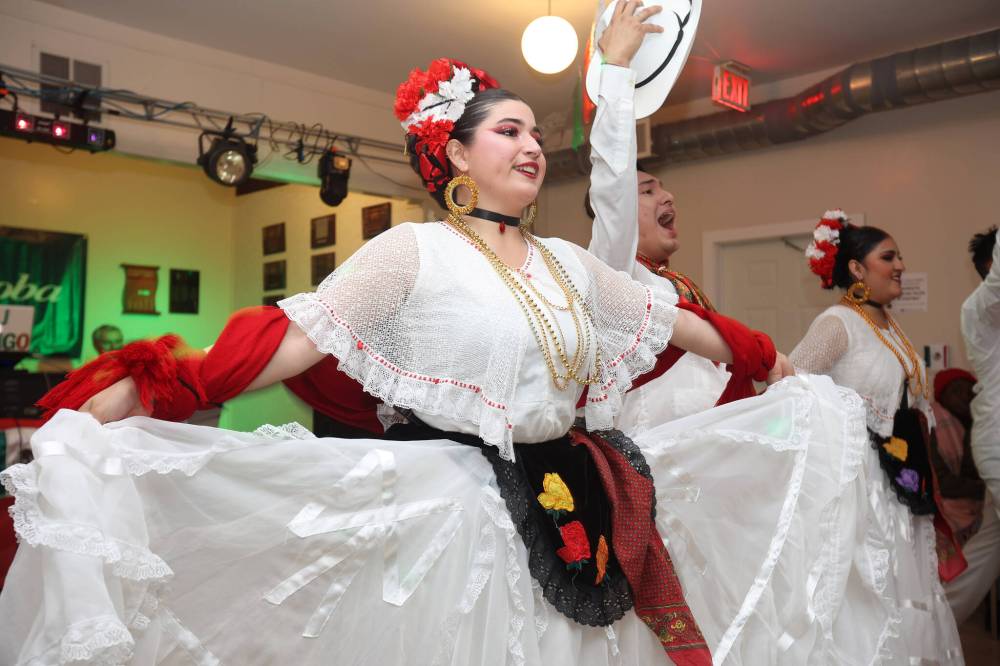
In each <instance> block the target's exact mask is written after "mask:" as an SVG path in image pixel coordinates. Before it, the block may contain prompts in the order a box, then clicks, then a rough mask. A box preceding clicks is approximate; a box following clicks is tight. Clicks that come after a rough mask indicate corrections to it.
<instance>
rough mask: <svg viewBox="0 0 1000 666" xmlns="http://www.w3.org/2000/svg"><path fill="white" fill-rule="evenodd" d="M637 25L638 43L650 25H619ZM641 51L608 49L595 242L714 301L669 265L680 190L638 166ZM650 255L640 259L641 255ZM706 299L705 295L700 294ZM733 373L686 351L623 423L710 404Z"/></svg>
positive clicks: (680, 290)
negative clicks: (636, 68)
mask: <svg viewBox="0 0 1000 666" xmlns="http://www.w3.org/2000/svg"><path fill="white" fill-rule="evenodd" d="M616 29H618V30H631V31H633V32H634V33H635V36H636V39H637V41H636V44H635V48H638V44H639V42H641V41H642V37H643V36H644V33H642V32H640V31H639V30H637V29H636V27H635V25H634V21H631V22H630V21H629V18H628V17H627V16H623V17H621V18H616V19H615V20H614V21H613V22H612V23H611V25H610V26H609V27H608V29H607V31H606V32H605V33H604V36H602V40H601V41H602V52H603V42H604V39H603V37H606V36H607V34H608V32H610V31H612V30H616ZM634 53H635V50H633V51H632V52H631V53H609V52H603V63H599V62H596V61H595V62H594V64H593V65H592V66H593V67H600V68H601V82H600V91H599V94H598V101H597V114H596V116H595V118H594V126H593V128H592V130H591V134H590V146H591V153H590V161H591V173H590V191H589V193H588V196H589V210H588V214H589V213H590V212H593V215H591V217H592V218H593V219H594V224H593V231H592V236H591V241H590V247H589V250H590V252H591V253H593V254H594V255H595V256H597V257H598V258H599V259H601V260H602V261H604V262H605V263H606V264H608V265H609V266H611V267H612V268H616V269H618V270H620V271H625V272H626V273H628V274H629V275H631V276H632V277H633V278H634V279H636V280H638V281H639V282H642V283H644V284H647V285H650V286H652V287H654V288H658V289H662V290H667V291H670V292H673V293H674V294H675V295H679V296H681V297H683V298H685V299H686V300H689V301H692V302H695V303H697V304H698V305H703V306H706V307H709V308H711V304H710V303H708V300H707V299H706V298H704V297H703V295H701V291H700V290H699V289H698V288H697V286H696V285H695V284H694V283H693V282H692V281H691V280H690V279H689V278H687V277H686V276H683V275H680V274H679V273H676V272H675V271H671V270H670V269H669V268H668V267H667V262H668V259H669V256H670V255H671V254H672V253H673V252H675V251H676V250H677V249H678V247H679V246H680V244H679V242H678V240H677V231H676V228H675V224H676V210H675V208H674V199H673V195H672V194H670V193H669V192H667V191H666V190H664V189H663V187H662V185H661V183H660V181H659V179H658V178H656V177H655V176H653V175H652V174H649V173H646V172H643V171H639V170H638V168H637V163H636V134H635V106H634V96H635V74H634V72H633V71H632V70H631V69H629V62H630V61H631V58H632V55H633V54H634ZM640 256H641V258H642V259H645V260H647V261H646V262H645V263H640V261H639V257H640ZM698 299H703V300H704V302H699V300H698ZM728 380H729V373H728V372H726V370H725V369H724V368H722V367H717V366H716V365H715V364H713V363H712V362H711V361H708V360H707V359H704V358H701V357H699V356H695V355H694V354H684V355H683V356H682V357H681V358H680V360H678V361H677V363H676V364H675V365H674V366H673V367H672V368H671V369H670V370H669V371H667V372H666V373H664V374H663V375H662V376H660V377H658V378H656V379H654V380H652V381H650V382H649V383H647V384H644V385H643V386H641V387H639V388H637V389H633V390H632V391H630V392H629V393H628V394H627V396H626V400H625V404H624V405H623V407H622V412H621V415H620V416H619V419H618V424H617V425H618V427H619V428H621V429H622V430H623V431H625V432H626V433H628V434H630V435H635V434H638V433H639V432H642V431H643V430H646V429H648V428H650V427H653V426H656V425H658V424H660V423H664V422H666V421H670V420H673V419H676V418H680V417H682V416H687V415H689V414H695V413H698V412H701V411H704V410H706V409H710V408H711V407H713V406H714V405H715V403H716V402H717V401H718V399H719V396H720V395H721V394H722V392H723V390H725V387H726V382H727V381H728Z"/></svg>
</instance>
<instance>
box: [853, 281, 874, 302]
mask: <svg viewBox="0 0 1000 666" xmlns="http://www.w3.org/2000/svg"><path fill="white" fill-rule="evenodd" d="M859 292H860V293H859ZM871 295H872V290H871V289H870V288H869V287H868V285H866V284H865V283H864V281H863V280H858V281H857V282H855V283H854V284H852V285H851V286H850V287H848V288H847V298H849V299H850V300H851V302H852V303H854V304H855V305H864V304H865V303H866V302H867V301H868V298H869V297H870V296H871Z"/></svg>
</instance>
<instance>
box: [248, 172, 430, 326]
mask: <svg viewBox="0 0 1000 666" xmlns="http://www.w3.org/2000/svg"><path fill="white" fill-rule="evenodd" d="M386 201H388V202H390V203H391V205H392V224H393V225H397V224H401V223H402V222H409V221H413V222H419V221H421V220H422V219H423V211H422V210H421V208H420V206H419V205H418V204H414V203H411V202H410V201H408V200H406V199H400V198H386V197H379V196H374V195H370V194H363V193H360V192H351V193H350V194H349V195H348V196H347V198H346V199H344V201H343V202H342V203H341V204H340V205H339V206H337V207H336V208H330V207H329V206H327V205H326V204H324V203H323V202H322V201H320V199H319V190H318V189H317V188H315V187H309V186H307V185H285V186H283V187H278V188H274V189H270V190H264V191H261V192H254V193H253V194H249V195H246V196H242V197H236V200H235V204H234V209H233V219H234V220H235V223H236V230H237V233H236V235H235V247H234V252H235V258H236V266H235V278H236V282H235V285H236V291H235V299H236V300H235V306H236V307H237V308H241V307H246V306H248V305H260V303H261V298H262V297H263V295H264V290H263V283H262V281H263V275H262V271H263V265H264V262H265V261H276V260H281V259H284V260H285V261H286V266H287V271H288V272H287V276H286V277H287V288H286V289H285V292H284V293H285V295H287V296H291V295H292V294H296V293H298V292H300V291H312V289H313V287H312V284H311V275H310V273H311V259H310V257H311V256H312V255H313V254H325V253H327V252H336V254H337V265H338V266H339V265H340V264H342V263H343V262H344V261H345V260H346V259H347V258H348V257H349V256H351V255H352V254H354V253H355V252H356V251H357V249H358V248H359V247H361V245H362V243H363V242H364V241H363V239H362V238H361V209H362V208H364V207H365V206H372V205H375V204H380V203H383V202H386ZM330 214H335V215H336V216H337V222H336V240H337V242H336V244H335V245H333V246H330V247H324V248H318V249H315V250H313V249H311V248H310V247H309V245H310V242H309V234H310V220H312V218H314V217H320V216H322V215H330ZM279 222H284V223H285V248H286V251H285V252H282V253H280V254H269V255H267V256H266V257H265V256H264V250H263V244H262V240H261V233H262V232H261V230H262V229H263V228H264V227H266V226H269V225H272V224H278V223H279ZM268 293H274V292H268Z"/></svg>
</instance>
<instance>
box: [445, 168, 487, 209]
mask: <svg viewBox="0 0 1000 666" xmlns="http://www.w3.org/2000/svg"><path fill="white" fill-rule="evenodd" d="M463 186H464V187H466V188H467V189H468V190H469V195H470V197H471V198H470V199H469V203H467V204H466V205H464V206H459V205H458V203H457V202H456V201H455V197H454V194H455V190H456V189H457V188H459V187H463ZM444 203H445V205H446V206H447V207H448V210H449V211H451V214H452V215H454V216H456V217H462V216H463V215H468V214H469V213H471V212H472V209H473V208H475V207H476V204H477V203H479V186H478V185H476V181H474V180H472V178H471V177H469V176H467V175H465V174H462V175H460V176H455V177H454V178H452V179H451V180H450V181H448V187H446V188H445V189H444Z"/></svg>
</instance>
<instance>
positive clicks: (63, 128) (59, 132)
mask: <svg viewBox="0 0 1000 666" xmlns="http://www.w3.org/2000/svg"><path fill="white" fill-rule="evenodd" d="M52 136H53V137H54V138H56V139H61V140H66V139H68V138H69V123H64V122H62V121H59V120H53V121H52Z"/></svg>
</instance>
